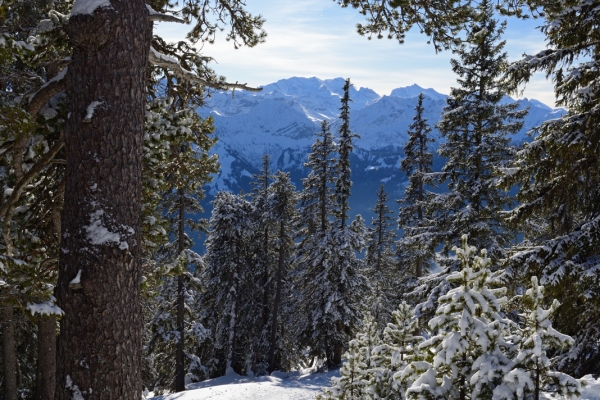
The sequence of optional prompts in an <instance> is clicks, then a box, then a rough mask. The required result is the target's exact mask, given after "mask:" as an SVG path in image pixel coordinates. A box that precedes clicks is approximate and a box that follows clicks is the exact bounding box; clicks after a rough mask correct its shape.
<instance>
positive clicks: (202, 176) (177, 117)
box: [143, 71, 218, 392]
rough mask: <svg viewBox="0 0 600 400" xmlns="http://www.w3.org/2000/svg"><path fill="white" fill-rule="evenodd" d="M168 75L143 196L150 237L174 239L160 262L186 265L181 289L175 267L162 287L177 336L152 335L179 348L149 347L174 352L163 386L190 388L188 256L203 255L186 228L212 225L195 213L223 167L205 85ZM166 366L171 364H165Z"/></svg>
mask: <svg viewBox="0 0 600 400" xmlns="http://www.w3.org/2000/svg"><path fill="white" fill-rule="evenodd" d="M163 74H164V75H162V76H164V77H165V80H166V86H167V91H166V93H165V94H166V96H167V97H166V98H159V99H155V100H154V101H152V102H150V104H151V105H154V107H150V110H149V112H148V113H147V117H146V118H147V121H146V133H145V138H146V142H147V143H146V145H145V150H146V154H145V157H144V167H145V174H144V179H143V183H145V185H144V186H145V189H147V190H145V191H143V194H144V195H145V196H143V199H144V200H145V202H144V203H145V204H144V206H145V207H144V209H143V210H144V212H145V215H144V216H145V223H144V225H143V226H144V227H145V228H146V230H145V233H146V234H147V235H148V236H147V237H148V239H151V238H152V237H153V236H156V235H152V233H155V232H157V228H158V227H162V226H166V227H167V230H166V233H167V234H168V235H169V236H170V237H171V238H172V241H170V242H169V243H167V244H164V245H163V246H161V247H160V248H159V249H155V250H158V252H159V257H158V259H159V261H158V262H157V264H165V263H166V264H169V265H170V264H173V263H176V262H178V263H179V264H180V268H178V270H177V273H178V274H179V276H178V277H177V278H176V280H177V291H176V292H172V291H170V290H169V287H171V286H172V285H173V283H172V278H171V277H170V276H169V275H171V274H172V273H174V272H175V270H173V269H171V271H170V273H167V274H166V275H167V276H166V278H167V280H166V281H163V282H162V283H163V286H165V285H166V287H164V288H163V289H162V290H161V296H162V299H163V301H162V303H161V304H159V308H158V310H157V313H158V314H159V315H160V319H159V320H158V321H159V322H161V323H162V322H166V321H165V319H166V318H167V315H170V316H171V317H172V318H174V320H175V321H176V322H173V323H175V324H176V326H177V329H176V330H177V334H176V335H175V336H173V337H170V336H164V335H163V336H160V335H159V336H157V335H154V336H153V337H152V342H157V341H160V340H162V338H163V337H164V338H165V339H167V340H169V341H172V342H173V343H174V344H175V347H174V348H170V347H169V346H168V345H166V344H164V345H162V346H161V345H158V346H149V348H150V349H151V350H154V349H158V352H159V354H160V355H161V356H162V357H163V358H164V356H165V355H167V356H173V357H174V359H175V368H174V371H173V372H174V381H173V383H174V384H173V385H172V386H170V385H166V383H165V382H170V380H169V379H168V378H167V377H164V376H161V379H162V380H163V383H162V387H168V388H170V389H171V390H174V391H177V392H179V391H183V390H185V376H186V372H187V370H188V368H187V365H189V364H190V362H191V357H189V356H187V355H186V353H187V352H186V350H185V343H186V339H185V333H186V332H188V331H189V329H187V328H186V325H188V326H194V325H195V324H196V322H195V321H194V319H193V318H192V319H190V318H189V317H190V315H189V312H188V313H186V310H189V309H190V306H191V304H186V298H188V299H189V300H191V297H190V296H189V295H188V291H193V290H192V289H191V288H188V287H187V286H189V285H190V284H191V283H192V280H193V277H192V275H191V271H190V270H189V269H190V267H192V264H190V263H189V262H188V260H189V259H190V258H198V256H197V255H191V253H190V252H191V250H190V247H192V245H193V242H192V241H191V239H190V238H189V237H188V235H187V234H186V228H188V229H191V230H192V231H205V230H206V226H205V225H206V221H205V220H202V219H198V218H193V217H191V216H193V215H194V214H198V213H201V212H202V211H203V209H202V207H201V205H200V201H201V200H202V199H203V198H204V191H203V188H202V187H203V186H204V185H205V184H206V183H207V182H209V181H210V175H209V174H211V173H214V172H216V171H217V168H218V164H217V159H216V157H214V156H211V155H210V154H209V151H210V148H211V147H212V146H213V145H214V143H215V141H216V140H215V139H212V138H210V136H209V135H210V134H211V133H212V132H213V130H214V127H213V125H212V119H210V118H209V119H206V120H202V119H201V118H200V117H199V116H198V114H197V113H196V112H195V109H196V108H197V106H199V104H197V103H196V101H197V100H196V99H201V97H202V96H201V93H199V90H201V89H198V88H197V87H196V86H194V85H189V84H188V83H186V82H181V83H179V84H178V85H177V89H175V84H174V82H173V76H172V75H171V74H169V72H168V71H163ZM147 186H150V187H147ZM146 194H149V195H146ZM150 222H152V223H151V224H150ZM146 243H147V244H149V243H148V242H146ZM152 244H156V243H152ZM153 247H156V246H148V250H152V249H153ZM152 272H153V274H154V275H155V276H154V278H155V279H156V280H158V281H162V280H163V278H164V277H165V276H164V275H165V274H162V273H161V272H164V267H163V266H161V265H158V267H157V270H156V271H152ZM155 284H156V282H155ZM169 294H171V295H175V296H176V307H175V308H171V307H170V306H169V305H170V302H171V301H175V300H174V299H168V298H167V297H166V296H167V295H169ZM192 297H193V296H192ZM186 314H187V317H188V318H186ZM153 320H154V322H153V324H154V323H155V322H156V321H157V320H156V317H155V318H154V319H153ZM154 330H156V327H154ZM173 340H174V341H173ZM168 350H172V351H168ZM161 363H163V364H164V363H166V365H171V362H166V361H164V360H163V361H161ZM163 371H168V369H165V368H163Z"/></svg>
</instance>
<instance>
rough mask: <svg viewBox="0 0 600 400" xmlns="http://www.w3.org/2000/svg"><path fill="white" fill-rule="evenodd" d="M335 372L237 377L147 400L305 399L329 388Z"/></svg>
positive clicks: (200, 383) (221, 379)
mask: <svg viewBox="0 0 600 400" xmlns="http://www.w3.org/2000/svg"><path fill="white" fill-rule="evenodd" d="M332 376H339V370H334V371H330V372H323V373H313V372H312V371H310V370H306V371H304V372H291V373H289V374H285V373H281V372H274V373H273V375H272V376H261V377H257V378H251V377H247V376H239V375H237V374H233V375H228V376H223V377H220V378H216V379H211V380H208V381H204V382H199V383H193V384H191V385H188V386H187V389H188V390H187V391H186V392H184V393H173V394H169V395H165V396H156V397H151V398H150V399H149V400H209V399H210V400H212V399H215V400H216V399H218V400H308V399H314V398H315V396H316V395H317V394H319V393H321V392H322V388H324V387H328V386H329V380H330V379H331V377H332Z"/></svg>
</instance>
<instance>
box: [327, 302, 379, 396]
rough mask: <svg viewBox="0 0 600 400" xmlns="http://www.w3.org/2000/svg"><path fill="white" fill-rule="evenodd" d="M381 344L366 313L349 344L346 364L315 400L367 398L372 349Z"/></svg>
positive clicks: (371, 318)
mask: <svg viewBox="0 0 600 400" xmlns="http://www.w3.org/2000/svg"><path fill="white" fill-rule="evenodd" d="M380 343H381V338H380V333H379V331H378V329H377V322H375V320H374V319H373V317H372V316H371V314H370V313H368V312H367V313H366V315H365V319H364V321H363V324H362V327H361V329H360V330H359V331H358V332H357V333H356V337H355V339H353V340H351V341H350V343H349V349H348V351H347V352H346V354H345V356H346V360H347V361H346V362H345V363H344V364H343V365H342V367H341V368H340V377H339V378H332V379H331V384H332V386H331V387H330V388H326V389H324V393H323V395H320V396H317V399H321V400H325V399H340V400H342V399H344V400H359V399H366V398H369V395H368V389H369V380H368V374H369V368H372V367H374V366H375V365H374V363H373V361H374V360H372V357H371V354H372V352H373V349H374V348H376V347H377V346H379V345H380Z"/></svg>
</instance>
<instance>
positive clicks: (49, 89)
mask: <svg viewBox="0 0 600 400" xmlns="http://www.w3.org/2000/svg"><path fill="white" fill-rule="evenodd" d="M67 68H68V67H65V68H63V70H62V71H60V72H59V73H58V74H57V75H56V76H55V77H54V78H52V79H50V80H49V81H48V82H46V83H44V85H42V87H40V88H39V89H38V90H37V91H36V92H35V93H32V94H30V95H29V96H28V97H29V103H28V104H27V107H26V110H27V112H28V113H29V114H30V115H32V116H36V115H37V114H38V113H39V112H40V110H41V109H42V107H44V105H45V104H46V103H47V102H48V100H50V99H51V98H52V97H53V96H54V95H56V94H58V93H60V92H63V91H64V90H65V88H66V87H65V76H66V75H67Z"/></svg>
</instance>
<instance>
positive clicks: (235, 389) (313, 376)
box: [149, 370, 600, 400]
mask: <svg viewBox="0 0 600 400" xmlns="http://www.w3.org/2000/svg"><path fill="white" fill-rule="evenodd" d="M273 375H274V376H261V377H257V378H251V377H247V376H239V375H236V374H233V375H229V376H223V377H220V378H216V379H211V380H208V381H204V382H200V383H193V384H191V385H188V387H187V388H188V390H187V391H186V392H184V393H173V394H169V395H165V396H156V397H152V398H150V399H149V400H216V399H218V400H308V399H314V398H315V396H316V395H317V394H318V393H321V390H322V388H323V387H328V386H329V380H330V379H331V377H333V376H339V370H334V371H331V372H325V373H311V371H310V370H306V371H304V373H301V372H294V373H290V374H283V373H273ZM584 379H585V380H586V381H587V385H586V386H585V388H584V389H583V390H582V393H581V399H582V400H600V379H596V380H595V379H593V378H592V377H591V376H588V377H586V378H584ZM546 399H550V397H546Z"/></svg>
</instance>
